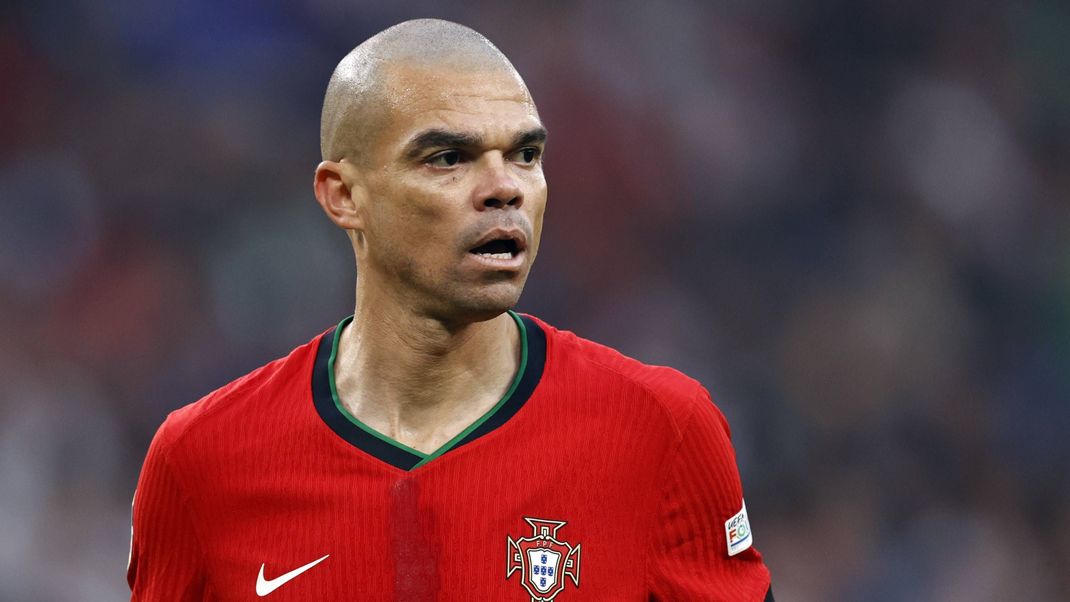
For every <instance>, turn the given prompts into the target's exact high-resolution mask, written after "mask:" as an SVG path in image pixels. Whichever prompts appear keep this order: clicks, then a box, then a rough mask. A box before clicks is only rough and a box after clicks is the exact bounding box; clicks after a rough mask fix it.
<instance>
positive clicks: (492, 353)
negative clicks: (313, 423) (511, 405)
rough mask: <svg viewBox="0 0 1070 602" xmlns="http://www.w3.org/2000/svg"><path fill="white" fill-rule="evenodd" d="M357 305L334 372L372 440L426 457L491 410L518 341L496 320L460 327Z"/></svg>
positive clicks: (503, 318)
mask: <svg viewBox="0 0 1070 602" xmlns="http://www.w3.org/2000/svg"><path fill="white" fill-rule="evenodd" d="M387 307H388V306H387V304H380V305H379V306H378V307H376V308H375V315H374V316H373V315H371V308H370V306H369V304H367V303H360V302H358V304H357V308H356V311H355V312H354V318H353V321H352V322H351V323H350V324H349V325H348V327H346V329H345V330H344V331H343V332H342V334H341V338H340V339H339V342H338V355H337V358H336V360H335V365H334V372H335V382H336V387H337V391H338V397H339V400H340V401H341V403H342V404H343V405H344V406H345V408H346V409H347V410H348V411H349V412H350V413H351V414H352V415H353V416H355V417H356V418H357V419H358V420H360V421H361V422H363V423H364V424H365V425H367V426H369V427H371V428H373V429H375V430H376V431H378V432H379V433H382V434H383V435H386V436H387V437H390V438H391V439H394V440H395V441H398V442H400V443H403V444H405V445H407V446H409V447H411V448H413V449H416V450H418V451H421V452H424V453H431V452H433V451H435V450H436V449H438V448H439V447H441V446H442V445H443V444H445V443H446V442H447V441H449V440H450V439H452V438H453V437H454V436H456V435H457V434H458V433H460V432H461V431H463V430H464V429H465V428H466V427H468V426H469V425H470V424H471V423H472V422H475V421H476V420H477V419H478V418H479V417H480V416H482V415H483V414H485V413H486V412H487V411H489V410H490V408H492V407H493V406H494V405H495V404H496V403H497V402H498V401H499V400H500V399H501V398H502V396H503V395H505V392H506V391H507V390H508V388H509V385H510V383H511V382H512V380H513V378H514V377H515V375H516V371H517V369H518V366H519V362H520V337H519V333H518V331H517V327H516V324H515V323H514V321H513V319H512V316H510V315H508V314H505V313H503V314H502V315H499V316H498V317H496V318H494V319H491V320H487V321H484V322H473V323H469V324H465V325H461V326H457V325H456V324H450V325H447V324H445V323H444V322H442V321H440V320H436V319H433V318H429V317H426V316H419V315H415V314H413V313H410V312H408V311H406V310H404V309H399V308H398V307H397V306H396V305H395V306H393V307H390V308H389V309H387Z"/></svg>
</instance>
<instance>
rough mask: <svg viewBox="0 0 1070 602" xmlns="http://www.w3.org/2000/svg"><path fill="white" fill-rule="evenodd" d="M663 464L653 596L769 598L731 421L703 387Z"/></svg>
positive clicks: (738, 601) (745, 601) (751, 601)
mask: <svg viewBox="0 0 1070 602" xmlns="http://www.w3.org/2000/svg"><path fill="white" fill-rule="evenodd" d="M700 397H701V398H702V399H700V400H699V404H698V407H697V408H695V409H694V410H693V413H692V415H691V417H690V420H689V422H688V423H687V424H685V425H684V427H683V434H682V440H681V441H680V444H679V447H678V448H677V450H676V453H675V456H674V457H672V458H671V460H670V464H669V465H667V466H666V482H665V485H664V490H663V494H662V498H661V505H660V509H659V516H658V517H657V524H656V527H655V533H654V541H653V545H654V550H653V553H652V556H651V563H650V565H649V567H650V574H649V581H650V589H651V597H650V599H651V600H659V601H664V602H668V601H672V600H692V601H699V600H711V601H712V600H723V601H732V602H763V601H771V600H772V599H773V598H772V590H771V588H770V576H769V570H768V569H767V568H766V566H765V564H764V563H763V562H762V556H761V554H759V553H758V550H757V549H755V548H754V546H753V542H754V536H753V534H752V533H751V532H750V525H749V521H748V519H747V516H746V508H745V506H744V503H743V486H742V484H741V482H740V478H739V470H738V468H737V467H736V455H735V451H734V450H733V449H732V444H731V442H730V441H729V430H728V423H727V421H726V420H725V419H724V416H723V415H722V414H721V412H720V411H719V410H718V409H717V407H716V406H715V405H714V404H713V402H712V401H710V398H709V393H707V392H706V391H705V389H702V390H701V393H700Z"/></svg>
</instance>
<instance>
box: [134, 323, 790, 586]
mask: <svg viewBox="0 0 1070 602" xmlns="http://www.w3.org/2000/svg"><path fill="white" fill-rule="evenodd" d="M512 315H513V317H514V319H515V320H516V323H517V325H518V327H519V329H520V332H521V341H522V345H521V349H522V355H521V362H520V369H519V370H518V373H517V376H516V378H515V380H514V382H513V383H512V386H511V388H510V390H509V393H508V394H507V395H506V396H505V397H504V398H503V399H502V400H501V401H500V402H499V403H498V404H497V405H496V406H495V407H494V408H493V409H491V410H490V411H489V412H488V413H487V414H486V415H485V416H483V417H482V418H480V419H479V420H478V421H476V422H475V423H474V424H472V425H471V426H470V427H469V428H468V429H466V430H465V431H464V432H462V433H460V434H459V435H458V436H457V437H456V438H454V439H453V440H452V441H450V442H449V443H447V444H446V445H444V446H443V447H442V449H440V450H438V451H436V452H434V453H432V454H423V453H420V452H418V451H416V450H413V449H410V448H408V447H406V446H404V445H402V444H400V443H398V442H395V441H393V440H391V439H389V438H387V437H385V436H383V435H381V434H379V433H377V432H375V431H373V430H371V429H370V428H369V427H367V426H365V425H363V424H362V423H360V421H358V420H356V419H355V418H354V417H352V416H351V415H349V413H348V412H347V411H346V410H345V409H344V406H343V405H342V404H341V403H340V402H339V401H338V399H337V395H336V392H335V387H334V357H335V354H336V351H337V345H338V334H339V333H340V332H341V329H342V328H344V326H345V324H346V321H343V322H342V324H339V326H338V327H336V328H333V329H331V330H329V331H328V332H326V333H324V334H323V335H320V336H319V337H316V338H315V339H313V340H312V341H311V342H310V343H308V344H306V345H303V346H301V347H298V348H297V349H295V350H294V351H293V352H292V353H290V355H289V356H287V357H285V358H283V359H280V360H277V361H275V362H272V363H270V364H268V365H266V366H264V367H262V368H260V369H258V370H256V371H254V372H252V373H250V374H248V375H246V376H245V377H243V378H241V379H239V380H237V381H234V382H233V383H231V384H229V385H227V386H225V387H223V388H222V389H219V390H218V391H215V392H214V393H211V394H210V395H208V396H207V397H205V398H204V399H202V400H200V401H198V402H196V403H194V404H192V405H189V406H186V407H184V408H182V409H180V410H177V411H175V412H174V413H172V414H171V415H170V416H169V417H168V418H167V420H166V421H165V422H164V423H163V425H162V426H161V427H160V430H159V431H158V432H157V434H156V437H155V438H154V439H153V442H152V445H151V446H150V448H149V452H148V456H147V458H146V460H145V465H144V467H143V469H142V472H141V477H140V480H139V482H138V487H137V491H136V494H135V498H134V510H133V515H134V516H133V541H132V545H131V562H130V568H129V571H128V575H127V579H128V581H129V583H130V587H131V590H132V591H133V597H132V600H139V601H145V602H148V601H161V602H175V601H180V600H212V601H230V600H254V599H259V598H260V597H270V599H272V600H279V601H284V600H301V601H306V602H307V601H310V600H316V601H320V600H324V601H333V600H361V601H364V600H367V601H376V600H396V601H406V602H407V601H413V602H422V601H431V600H436V601H446V600H466V601H467V600H495V601H509V600H515V601H518V602H525V601H539V602H546V601H551V600H553V601H555V602H569V601H574V600H586V601H592V600H605V601H612V602H622V601H628V600H634V601H636V602H646V601H648V600H663V601H682V600H726V601H733V602H735V601H754V602H759V601H762V600H771V599H772V595H771V592H770V583H769V581H770V580H769V571H768V570H767V569H766V567H765V565H764V564H763V563H762V558H761V555H760V554H759V553H758V551H757V550H756V549H755V548H754V547H753V545H752V542H753V536H752V535H751V533H750V525H749V522H748V520H747V516H746V509H745V507H744V504H743V492H742V487H741V485H740V479H739V473H738V470H737V468H736V461H735V454H734V452H733V450H732V446H731V444H730V443H729V434H728V425H727V424H726V422H725V419H724V417H723V416H722V415H721V413H720V412H719V411H718V410H717V408H716V407H715V406H714V404H713V403H712V402H711V401H710V397H709V394H708V393H707V392H706V390H705V389H703V388H702V386H701V385H699V384H698V383H697V382H696V381H694V380H692V379H690V378H687V377H686V376H684V375H682V374H680V373H679V372H677V371H675V370H672V369H670V368H664V367H654V366H647V365H644V364H641V363H639V362H637V361H635V360H632V359H630V358H627V357H625V356H623V355H621V354H619V353H617V352H616V351H613V350H612V349H609V348H607V347H603V346H601V345H597V344H595V343H592V342H590V341H586V340H584V339H581V338H579V337H577V336H575V335H573V334H572V333H569V332H564V331H559V330H556V329H554V328H552V327H550V326H548V325H547V324H545V323H543V322H541V321H539V320H537V319H535V318H532V317H530V316H519V315H517V314H512Z"/></svg>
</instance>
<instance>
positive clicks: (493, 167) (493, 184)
mask: <svg viewBox="0 0 1070 602" xmlns="http://www.w3.org/2000/svg"><path fill="white" fill-rule="evenodd" d="M483 163H484V165H482V166H481V167H482V169H481V175H482V179H481V181H480V184H479V188H478V189H477V190H476V195H475V197H474V199H475V205H476V210H477V211H484V210H487V209H504V208H505V207H517V208H519V207H520V205H521V204H523V202H524V198H523V193H522V192H521V190H520V184H518V183H517V181H516V178H514V177H513V175H512V174H511V173H509V165H508V164H507V163H506V161H505V157H503V156H502V155H501V153H492V154H491V155H490V156H487V157H484V159H483Z"/></svg>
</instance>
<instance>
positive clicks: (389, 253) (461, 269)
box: [314, 19, 546, 453]
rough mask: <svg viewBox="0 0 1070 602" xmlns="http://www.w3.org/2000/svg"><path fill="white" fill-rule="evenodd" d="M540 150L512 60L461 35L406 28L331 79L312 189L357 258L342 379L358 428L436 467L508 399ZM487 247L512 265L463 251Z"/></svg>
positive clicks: (530, 256)
mask: <svg viewBox="0 0 1070 602" xmlns="http://www.w3.org/2000/svg"><path fill="white" fill-rule="evenodd" d="M545 137H546V133H545V130H544V129H543V127H542V124H541V122H540V120H539V116H538V112H537V111H536V108H535V104H534V102H533V101H532V99H531V95H530V94H529V93H528V90H527V87H526V86H525V85H524V82H523V80H522V79H521V78H520V76H519V74H517V72H516V70H515V69H514V68H513V66H512V65H511V64H510V63H509V61H508V59H506V58H505V56H504V55H502V54H501V52H500V51H498V49H497V48H495V47H494V46H493V45H492V44H491V43H490V42H489V41H487V40H486V38H484V37H483V36H482V35H480V34H478V33H477V32H475V31H473V30H471V29H469V28H467V27H464V26H461V25H458V24H455V23H450V22H447V21H439V20H432V19H420V20H416V21H407V22H405V23H401V24H399V25H396V26H394V27H392V28H390V29H387V30H385V31H383V32H381V33H379V34H377V35H376V36H374V37H372V38H371V39H369V40H368V41H366V42H364V43H363V44H361V45H360V46H358V47H357V48H356V49H354V50H353V51H352V52H351V53H350V54H349V55H347V56H346V57H345V58H344V59H342V61H341V62H340V63H339V65H338V67H337V68H336V69H335V72H334V75H333V76H332V78H331V82H330V84H329V85H328V89H327V94H326V98H325V99H324V108H323V117H322V124H321V138H320V139H321V147H322V153H323V162H322V163H320V165H319V166H318V167H317V169H316V176H315V180H314V189H315V192H316V199H317V201H318V202H319V204H320V206H321V207H322V208H323V210H324V212H325V213H326V214H327V216H328V217H329V218H330V219H331V221H333V222H334V223H335V224H336V225H338V226H339V227H341V228H342V229H344V230H345V231H346V233H347V235H348V236H349V239H350V242H351V243H352V245H353V252H354V255H355V257H356V263H357V272H358V278H357V287H356V305H355V308H354V319H353V321H352V322H351V323H350V324H349V325H348V326H347V327H346V329H345V330H344V331H343V332H342V335H341V337H340V340H339V350H338V356H337V359H336V361H335V381H336V384H337V390H338V395H339V399H340V401H341V402H342V404H343V405H344V406H345V407H346V409H347V410H348V411H349V412H350V413H351V414H352V415H353V416H354V417H356V418H357V419H358V420H360V421H361V422H363V423H364V424H365V425H367V426H369V427H371V428H373V429H375V430H376V431H378V432H380V433H382V434H384V435H386V436H387V437H390V438H392V439H394V440H396V441H398V442H400V443H403V444H405V445H407V446H409V447H411V448H414V449H416V450H419V451H421V452H424V453H431V452H433V451H435V450H437V449H438V448H439V447H441V446H442V445H443V444H444V443H446V442H448V441H449V440H450V439H452V438H453V437H454V436H455V435H457V434H458V433H460V432H461V431H462V430H464V429H465V428H466V427H467V426H468V425H470V424H471V423H472V422H474V421H475V420H477V419H478V418H479V417H480V416H482V415H483V414H485V413H486V412H487V411H488V410H489V409H490V408H491V407H493V406H494V405H495V404H496V403H497V402H498V400H499V399H501V397H502V396H503V395H504V394H505V392H506V391H507V389H508V388H509V385H510V383H511V382H512V380H513V378H514V376H515V374H516V372H517V370H518V366H519V358H520V338H519V333H518V331H517V327H516V324H515V323H514V321H513V319H512V318H511V317H510V316H509V315H508V314H506V313H504V312H505V311H506V310H507V309H509V308H510V307H513V306H514V305H515V304H516V302H517V300H518V299H519V297H520V293H521V291H522V290H523V287H524V283H525V281H526V280H527V276H528V272H529V270H530V268H531V264H532V262H533V261H534V259H535V256H536V254H537V252H538V246H539V237H540V234H541V231H542V219H543V212H544V209H545V206H546V180H545V178H544V177H543V171H542V150H543V143H544V141H545ZM492 240H498V241H508V244H509V245H510V246H509V251H508V252H502V249H501V248H500V247H496V248H495V250H494V252H495V253H497V254H488V253H487V252H485V249H484V253H483V254H479V253H473V252H472V250H473V249H475V248H476V247H480V246H481V245H483V244H484V243H487V242H488V241H492ZM495 244H498V243H495Z"/></svg>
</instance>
